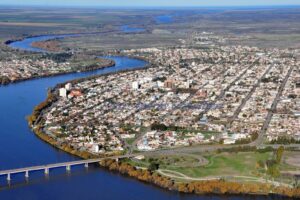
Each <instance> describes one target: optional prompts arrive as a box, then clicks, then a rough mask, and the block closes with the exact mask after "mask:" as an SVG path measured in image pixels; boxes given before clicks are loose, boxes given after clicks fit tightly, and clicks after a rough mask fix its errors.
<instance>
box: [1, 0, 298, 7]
mask: <svg viewBox="0 0 300 200" xmlns="http://www.w3.org/2000/svg"><path fill="white" fill-rule="evenodd" d="M1 4H2V5H51V6H118V7H120V6H121V7H122V6H125V7H130V6H139V7H140V6H169V7H172V6H187V7H188V6H247V5H250V6H260V5H300V0H0V5H1Z"/></svg>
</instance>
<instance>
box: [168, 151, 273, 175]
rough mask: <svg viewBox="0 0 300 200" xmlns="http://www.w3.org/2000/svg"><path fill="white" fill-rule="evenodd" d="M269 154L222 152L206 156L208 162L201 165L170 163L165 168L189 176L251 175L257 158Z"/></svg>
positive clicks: (268, 156) (262, 157)
mask: <svg viewBox="0 0 300 200" xmlns="http://www.w3.org/2000/svg"><path fill="white" fill-rule="evenodd" d="M271 156H272V155H271V153H252V152H250V153H243V152H242V153H236V154H229V153H222V154H218V155H208V156H206V158H207V159H208V160H209V164H208V165H206V166H203V167H195V168H183V167H174V166H173V165H170V166H168V167H167V168H166V169H169V170H174V171H178V172H180V173H183V174H185V175H188V176H190V177H206V176H230V175H240V176H241V175H244V176H253V173H254V172H255V171H256V168H255V167H256V162H257V161H259V160H267V159H268V158H270V157H271Z"/></svg>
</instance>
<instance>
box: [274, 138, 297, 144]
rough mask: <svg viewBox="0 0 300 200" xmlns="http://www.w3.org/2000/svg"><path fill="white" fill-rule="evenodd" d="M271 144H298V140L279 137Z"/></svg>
mask: <svg viewBox="0 0 300 200" xmlns="http://www.w3.org/2000/svg"><path fill="white" fill-rule="evenodd" d="M270 143H271V144H300V141H299V140H296V139H295V138H292V137H285V136H280V137H278V138H277V139H276V140H272V141H271V142H270Z"/></svg>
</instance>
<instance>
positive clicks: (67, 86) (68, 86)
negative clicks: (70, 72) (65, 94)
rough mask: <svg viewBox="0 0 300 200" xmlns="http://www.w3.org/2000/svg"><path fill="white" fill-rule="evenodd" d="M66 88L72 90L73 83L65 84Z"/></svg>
mask: <svg viewBox="0 0 300 200" xmlns="http://www.w3.org/2000/svg"><path fill="white" fill-rule="evenodd" d="M65 88H66V90H68V91H69V90H71V88H72V84H71V83H67V84H66V85H65Z"/></svg>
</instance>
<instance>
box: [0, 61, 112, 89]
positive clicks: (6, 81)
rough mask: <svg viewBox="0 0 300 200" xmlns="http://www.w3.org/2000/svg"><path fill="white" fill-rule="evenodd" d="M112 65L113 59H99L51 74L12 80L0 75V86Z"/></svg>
mask: <svg viewBox="0 0 300 200" xmlns="http://www.w3.org/2000/svg"><path fill="white" fill-rule="evenodd" d="M113 66H115V62H114V61H113V60H108V59H101V61H100V60H99V63H97V64H93V65H89V66H85V67H82V69H80V71H78V70H75V69H74V70H70V71H64V72H59V73H53V74H42V75H33V76H31V77H26V78H19V79H14V80H11V79H9V78H8V77H6V76H4V77H1V76H0V86H1V85H8V84H11V83H17V82H21V81H26V80H32V79H39V78H44V77H52V76H59V75H64V74H70V73H75V72H88V71H94V70H98V69H104V68H107V67H113Z"/></svg>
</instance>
